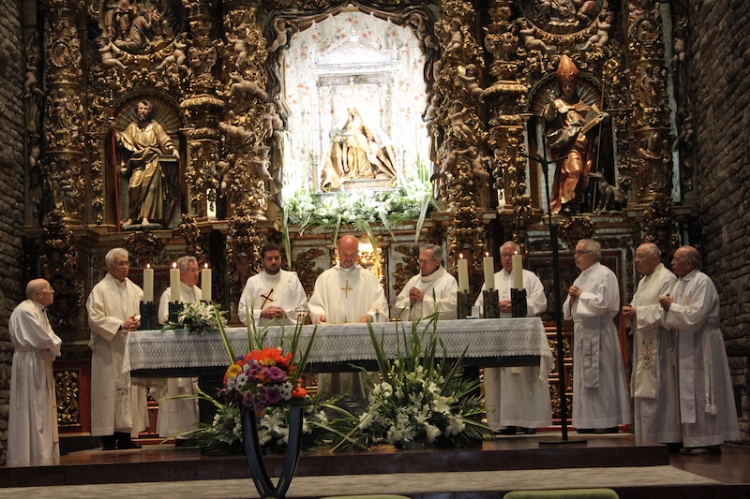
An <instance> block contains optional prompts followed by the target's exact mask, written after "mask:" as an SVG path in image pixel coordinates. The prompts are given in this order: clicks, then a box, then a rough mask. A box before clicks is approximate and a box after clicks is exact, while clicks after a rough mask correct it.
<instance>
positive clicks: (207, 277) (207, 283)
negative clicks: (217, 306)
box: [201, 264, 211, 303]
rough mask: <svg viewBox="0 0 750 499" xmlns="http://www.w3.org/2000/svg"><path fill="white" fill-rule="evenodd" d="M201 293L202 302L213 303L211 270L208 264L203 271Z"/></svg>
mask: <svg viewBox="0 0 750 499" xmlns="http://www.w3.org/2000/svg"><path fill="white" fill-rule="evenodd" d="M201 286H202V288H201V292H202V293H203V294H202V298H201V300H204V301H206V302H208V303H210V302H211V269H209V268H208V264H205V265H204V268H203V270H201Z"/></svg>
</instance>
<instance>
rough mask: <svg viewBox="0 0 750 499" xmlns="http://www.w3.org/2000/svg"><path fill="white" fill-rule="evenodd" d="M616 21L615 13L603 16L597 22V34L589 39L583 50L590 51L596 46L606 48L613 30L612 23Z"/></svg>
mask: <svg viewBox="0 0 750 499" xmlns="http://www.w3.org/2000/svg"><path fill="white" fill-rule="evenodd" d="M614 19H615V14H614V12H611V11H610V12H607V13H606V14H601V15H600V16H599V20H598V21H597V22H596V33H594V34H593V35H591V37H589V39H588V40H587V41H586V44H585V45H584V46H583V47H581V50H582V51H583V50H588V48H589V47H591V46H592V45H594V44H596V45H598V46H600V47H604V45H606V44H607V42H608V41H609V30H610V29H612V21H614Z"/></svg>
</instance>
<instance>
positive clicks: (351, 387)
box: [309, 235, 388, 399]
mask: <svg viewBox="0 0 750 499" xmlns="http://www.w3.org/2000/svg"><path fill="white" fill-rule="evenodd" d="M338 254H339V264H338V265H336V266H335V267H333V268H331V269H328V270H326V271H325V272H323V273H322V274H320V275H319V276H318V279H317V280H316V281H315V289H314V290H313V294H312V296H311V297H310V303H309V307H310V317H311V319H312V321H313V323H314V324H326V323H329V324H345V323H347V322H360V323H364V322H388V302H387V301H386V299H385V291H383V286H382V285H381V284H380V282H379V281H378V279H377V278H376V277H375V274H373V273H372V272H370V271H368V270H365V269H363V268H362V267H360V266H359V265H358V264H357V260H359V241H358V240H357V238H356V237H354V236H350V235H347V236H344V237H342V238H341V239H339V243H338ZM318 379H319V380H320V381H321V383H320V384H321V387H320V389H321V390H326V387H325V383H326V379H325V377H323V376H319V378H318ZM328 391H329V392H330V393H331V394H333V395H336V394H343V393H347V392H349V393H350V394H351V396H352V397H354V398H358V399H362V398H364V396H365V394H364V387H363V386H362V384H361V381H360V378H359V376H358V375H351V374H349V373H341V374H333V375H331V376H330V389H329V390H328Z"/></svg>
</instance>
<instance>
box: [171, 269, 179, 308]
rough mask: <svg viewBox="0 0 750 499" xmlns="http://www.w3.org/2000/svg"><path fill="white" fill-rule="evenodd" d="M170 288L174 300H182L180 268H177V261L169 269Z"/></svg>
mask: <svg viewBox="0 0 750 499" xmlns="http://www.w3.org/2000/svg"><path fill="white" fill-rule="evenodd" d="M169 289H170V291H171V293H172V301H173V302H178V301H180V269H178V268H177V264H176V263H173V264H172V268H171V269H170V270H169Z"/></svg>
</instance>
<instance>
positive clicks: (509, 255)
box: [500, 253, 516, 258]
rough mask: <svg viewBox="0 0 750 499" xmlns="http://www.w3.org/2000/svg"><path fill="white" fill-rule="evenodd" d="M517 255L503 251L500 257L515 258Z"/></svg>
mask: <svg viewBox="0 0 750 499" xmlns="http://www.w3.org/2000/svg"><path fill="white" fill-rule="evenodd" d="M514 256H516V253H501V254H500V258H513V257H514Z"/></svg>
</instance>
